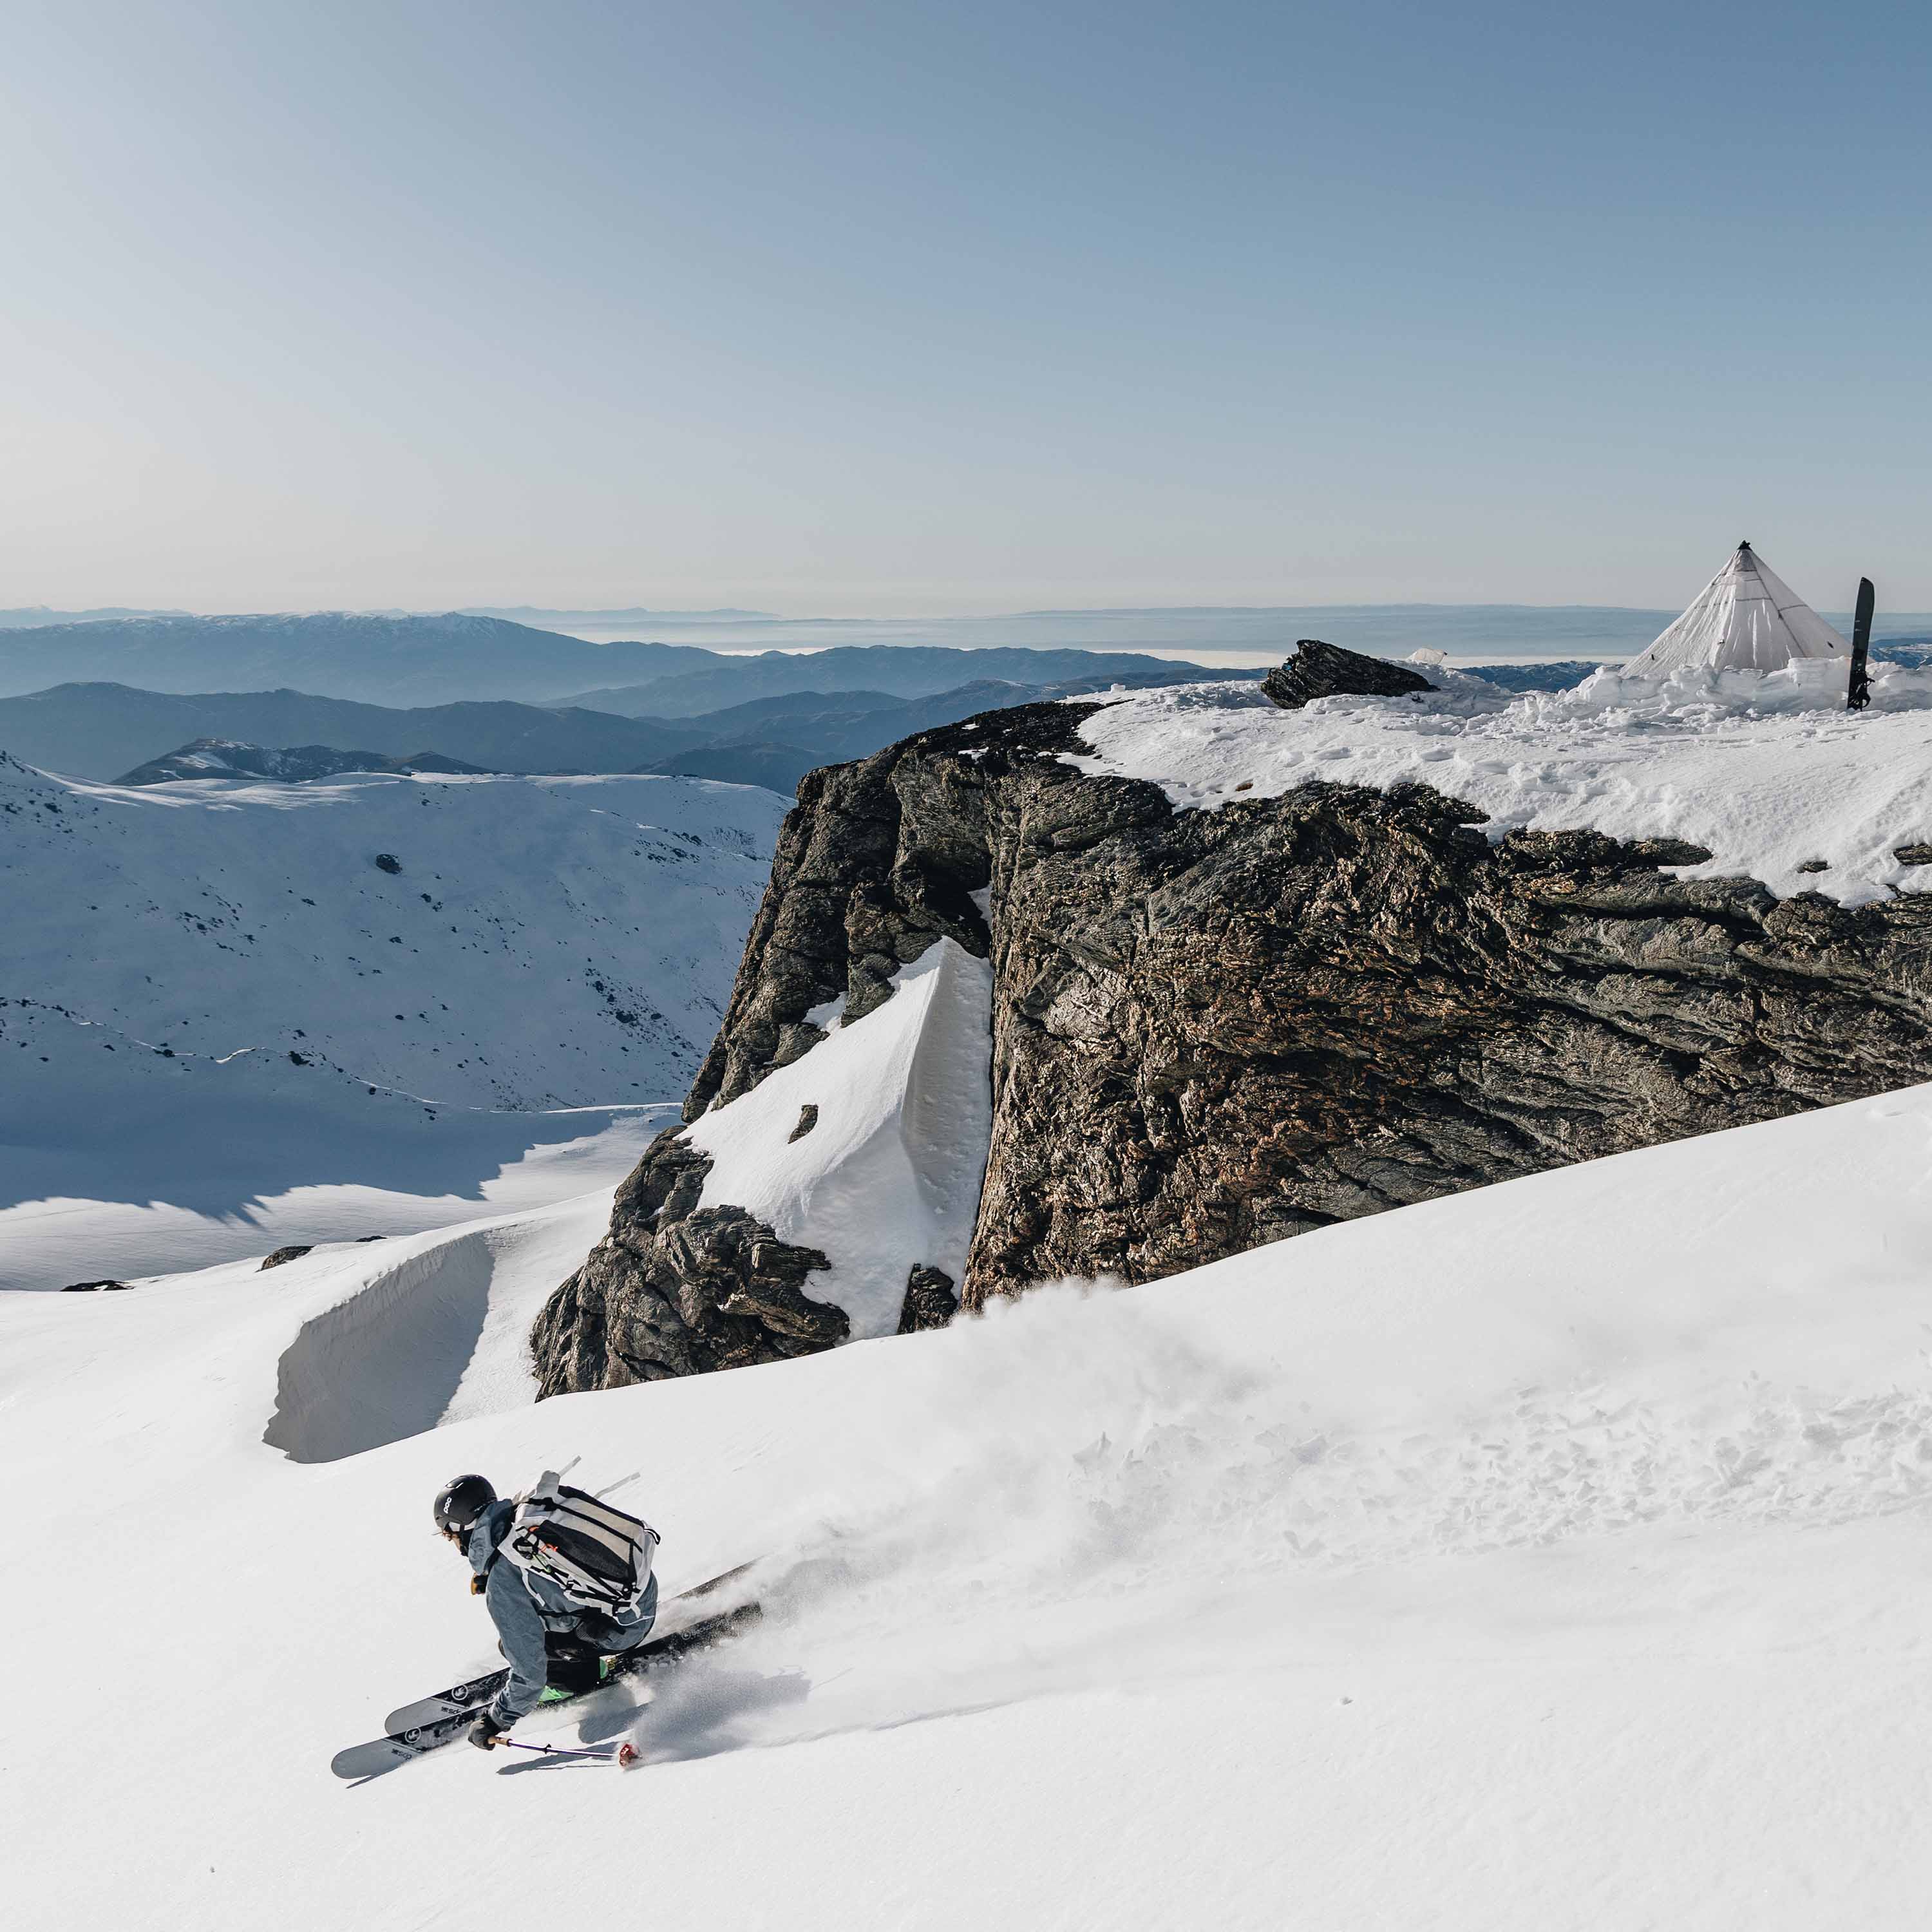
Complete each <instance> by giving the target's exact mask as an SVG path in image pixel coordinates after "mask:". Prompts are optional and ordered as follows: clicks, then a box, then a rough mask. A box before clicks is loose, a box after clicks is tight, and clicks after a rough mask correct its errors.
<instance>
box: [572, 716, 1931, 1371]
mask: <svg viewBox="0 0 1932 1932" xmlns="http://www.w3.org/2000/svg"><path fill="white" fill-rule="evenodd" d="M1093 708H1094V707H1091V706H1078V705H1043V706H1030V707H1026V708H1024V709H1017V710H1013V711H1008V712H1000V713H997V714H994V715H989V716H987V717H986V718H981V719H978V720H975V721H972V722H970V723H968V724H964V725H957V726H951V727H946V728H945V729H944V730H939V731H935V732H931V733H926V734H924V735H923V736H920V737H918V738H915V739H910V740H908V741H907V742H905V743H904V744H903V745H896V746H894V747H892V748H890V749H889V750H888V751H883V752H880V753H879V754H877V755H876V756H875V757H871V758H869V759H867V760H865V761H864V762H862V763H859V764H854V765H850V766H841V767H838V768H836V769H832V770H829V771H826V772H817V773H814V774H813V775H811V777H810V778H808V780H807V781H806V782H805V786H804V787H803V788H802V792H801V796H800V800H799V805H798V808H797V809H796V811H793V814H792V815H791V817H790V819H789V820H787V823H786V826H785V829H784V833H783V835H782V837H781V841H780V844H779V847H778V856H777V859H776V860H775V864H774V866H773V869H772V880H771V883H770V886H769V889H768V890H767V892H766V896H765V899H764V902H763V906H762V907H761V908H760V912H759V914H758V916H757V922H756V923H755V925H754V929H753V932H752V935H751V939H750V941H749V942H748V945H747V947H746V950H745V959H744V962H743V964H742V967H741V968H740V971H739V977H738V981H737V985H736V989H735V991H734V992H733V998H732V1001H731V1005H730V1011H729V1013H728V1014H727V1019H726V1021H725V1024H724V1029H723V1031H721V1034H719V1036H718V1040H717V1042H716V1043H715V1045H714V1046H712V1049H711V1052H710V1055H709V1057H708V1058H707V1059H706V1062H705V1065H704V1068H703V1072H702V1073H701V1074H700V1076H699V1079H698V1081H697V1085H695V1087H694V1088H693V1090H692V1092H691V1097H690V1100H689V1101H688V1103H687V1106H686V1110H685V1112H686V1118H687V1119H691V1118H696V1117H697V1114H698V1113H699V1112H702V1111H703V1109H705V1108H706V1107H707V1106H709V1105H711V1104H712V1103H713V1102H714V1101H715V1100H721V1099H722V1100H728V1099H730V1098H732V1097H734V1096H736V1094H741V1093H743V1092H745V1091H748V1089H749V1088H751V1087H752V1086H754V1085H756V1084H757V1082H758V1081H759V1080H760V1079H761V1078H762V1077H763V1075H764V1074H765V1073H767V1072H769V1070H771V1069H772V1067H776V1066H778V1065H781V1064H784V1063H785V1062H786V1061H788V1060H790V1059H793V1058H796V1056H797V1055H799V1054H800V1053H802V1052H806V1051H808V1050H809V1049H810V1047H811V1045H812V1044H813V1043H814V1042H815V1041H816V1040H817V1039H819V1038H820V1037H822V1036H821V1035H820V1033H819V1031H818V1029H817V1028H816V1027H815V1026H814V1025H812V1024H811V1022H810V1021H809V1020H808V1019H807V1018H806V1015H807V1013H808V1011H809V1010H811V1009H812V1008H814V1007H822V1006H823V1003H825V1002H826V1001H828V1000H829V999H831V998H834V997H842V998H844V999H845V1001H847V1005H846V1007H845V1012H846V1013H847V1016H848V1017H851V1018H856V1017H857V1016H859V1014H861V1013H864V1012H866V1011H868V1010H871V1007H874V1006H876V1005H877V1004H879V1003H880V1001H883V1000H884V999H886V998H889V997H891V987H890V977H891V974H892V972H893V971H894V970H895V968H896V967H897V966H898V965H899V964H900V963H901V962H906V961H908V960H910V959H915V958H916V957H918V956H919V954H920V953H922V952H923V951H924V950H925V949H926V947H929V946H930V945H931V944H933V943H934V942H935V940H936V939H937V938H939V937H940V936H941V935H942V934H944V935H947V936H949V937H950V938H953V939H955V940H956V941H958V943H959V944H961V945H962V946H963V947H966V948H967V949H968V950H969V951H971V952H974V953H977V954H978V955H980V956H988V955H990V956H991V959H992V962H993V965H994V971H995V993H994V1001H993V1029H994V1040H993V1052H992V1082H993V1129H992V1145H991V1148H990V1150H989V1158H988V1164H987V1171H986V1184H985V1188H984V1191H983V1196H982V1199H981V1205H980V1215H979V1220H978V1223H977V1230H976V1232H975V1234H974V1240H973V1243H972V1246H971V1252H970V1254H969V1256H968V1264H967V1268H966V1274H965V1280H964V1282H963V1283H961V1284H959V1285H958V1294H959V1301H960V1303H961V1304H962V1305H963V1306H965V1307H968V1308H969V1309H970V1308H974V1307H980V1306H983V1304H985V1303H986V1301H987V1300H988V1299H989V1298H990V1297H992V1296H994V1295H1005V1294H1014V1293H1018V1292H1021V1291H1022V1290H1023V1289H1026V1288H1028V1287H1029V1286H1032V1285H1034V1284H1035V1283H1039V1282H1041V1281H1043V1280H1054V1279H1056V1278H1059V1277H1068V1276H1073V1277H1083V1278H1093V1277H1100V1276H1103V1275H1106V1276H1112V1277H1115V1278H1118V1279H1120V1280H1127V1281H1136V1280H1149V1279H1152V1278H1154V1277H1159V1276H1161V1275H1164V1274H1172V1273H1173V1272H1175V1271H1177V1270H1179V1269H1181V1268H1189V1267H1192V1266H1195V1265H1199V1264H1200V1263H1202V1262H1208V1261H1211V1260H1214V1259H1218V1258H1219V1257H1220V1256H1224V1255H1228V1254H1232V1253H1237V1252H1239V1251H1240V1250H1244V1249H1246V1248H1248V1247H1253V1246H1254V1245H1256V1244H1258V1243H1260V1242H1263V1241H1274V1240H1278V1239H1280V1238H1283V1237H1284V1236H1288V1235H1297V1234H1300V1233H1302V1232H1306V1231H1307V1230H1309V1229H1315V1228H1319V1227H1322V1226H1327V1225H1328V1224H1329V1223H1332V1222H1335V1221H1338V1220H1348V1219H1350V1218H1352V1217H1356V1216H1358V1215H1362V1214H1373V1213H1376V1212H1378V1211H1380V1210H1382V1209H1383V1208H1391V1207H1396V1206H1399V1205H1403V1204H1405V1203H1408V1202H1418V1201H1423V1200H1427V1199H1433V1198H1434V1197H1436V1196H1440V1195H1444V1194H1447V1193H1453V1192H1455V1191H1456V1190H1459V1189H1461V1188H1465V1187H1473V1186H1477V1185H1479V1184H1484V1183H1487V1182H1490V1181H1502V1180H1507V1179H1510V1178H1513V1177H1514V1176H1517V1175H1525V1174H1529V1173H1533V1172H1537V1171H1538V1170H1540V1169H1546V1168H1550V1167H1553V1166H1559V1165H1562V1164H1563V1163H1566V1162H1569V1161H1574V1160H1586V1159H1591V1158H1594V1157H1597V1156H1599V1155H1603V1154H1615V1153H1618V1152H1621V1151H1625V1150H1627V1149H1629V1148H1636V1147H1641V1146H1645V1145H1650V1144H1652V1143H1654V1142H1660V1141H1665V1140H1670V1139H1677V1138H1679V1137H1682V1136H1686V1135H1690V1134H1695V1133H1706V1132H1709V1131H1712V1130H1715V1129H1718V1128H1723V1127H1736V1126H1739V1125H1742V1124H1745V1123H1747V1122H1749V1121H1759V1120H1765V1119H1769V1118H1773V1117H1775V1116H1777V1115H1783V1114H1788V1113H1792V1112H1797V1111H1799V1110H1801V1109H1805V1108H1808V1107H1811V1106H1822V1105H1825V1104H1827V1103H1832V1102H1835V1101H1840V1100H1850V1099H1854V1098H1857V1097H1861V1096H1863V1095H1866V1094H1874V1093H1877V1092H1880V1091H1884V1090H1885V1089H1888V1088H1895V1087H1899V1086H1903V1085H1908V1084H1910V1083H1912V1082H1916V1081H1921V1080H1924V1079H1928V1078H1932V900H1928V899H1924V898H1916V897H1914V898H1903V899H1900V900H1897V901H1894V902H1893V903H1892V904H1889V905H1885V906H1880V907H1868V908H1865V909H1864V910H1858V911H1846V910H1843V909H1842V908H1841V907H1838V905H1836V904H1835V903H1833V902H1832V901H1829V900H1828V899H1826V898H1823V897H1822V896H1820V895H1814V894H1805V895H1800V896H1799V897H1796V898H1790V899H1787V900H1784V901H1780V900H1778V899H1775V898H1773V897H1772V895H1771V894H1770V893H1769V892H1768V891H1766V889H1764V888H1763V886H1759V885H1757V884H1756V883H1753V882H1751V881H1748V880H1704V881H1685V880H1676V879H1673V878H1671V877H1667V876H1666V875H1664V874H1662V873H1661V872H1660V871H1658V867H1659V866H1660V865H1673V864H1676V865H1682V864H1688V863H1693V862H1697V860H1699V859H1702V858H1703V857H1704V856H1706V855H1705V854H1704V853H1702V852H1700V851H1699V850H1697V848H1695V847H1688V846H1684V845H1681V844H1675V843H1673V841H1646V842H1644V843H1642V844H1620V843H1619V842H1618V841H1614V840H1612V839H1610V838H1604V837H1602V836H1601V835H1597V834H1594V833H1563V834H1513V835H1511V836H1510V837H1508V838H1505V839H1504V840H1503V841H1501V842H1500V843H1499V844H1494V845H1493V844H1490V842H1489V841H1488V840H1487V839H1486V838H1484V836H1483V835H1481V833H1480V832H1477V831H1476V830H1475V829H1473V826H1474V823H1475V820H1476V819H1477V818H1478V816H1479V814H1476V813H1475V812H1474V811H1473V810H1472V808H1469V807H1466V806H1464V805H1460V804H1458V803H1457V802H1456V801H1454V800H1453V799H1447V798H1445V797H1443V796H1442V795H1440V794H1439V793H1436V792H1433V791H1431V790H1428V789H1427V788H1425V787H1420V786H1412V787H1404V788H1401V789H1398V790H1392V791H1389V792H1380V791H1374V790H1365V789H1361V788H1358V787H1347V786H1340V785H1332V784H1310V785H1308V786H1306V787H1303V788H1301V789H1300V790H1295V791H1292V792H1290V793H1287V794H1286V795H1285V796H1281V797H1279V798H1274V799H1258V800H1252V801H1237V802H1234V803H1232V804H1229V805H1223V806H1222V807H1220V808H1218V809H1217V810H1214V811H1176V810H1175V808H1172V806H1170V805H1169V803H1168V802H1167V800H1166V797H1165V796H1164V795H1163V793H1161V792H1160V790H1159V789H1158V788H1157V787H1154V786H1153V785H1150V784H1143V783H1141V782H1139V781H1134V780H1128V779H1121V778H1091V777H1088V776H1085V775H1082V773H1081V772H1079V771H1078V770H1077V769H1075V768H1074V767H1073V766H1070V765H1068V764H1067V763H1064V762H1062V761H1061V760H1059V759H1058V758H1057V757H1055V756H1054V755H1053V754H1054V753H1055V752H1057V751H1061V750H1078V749H1079V748H1080V745H1079V736H1078V734H1079V726H1080V724H1081V721H1082V719H1083V718H1085V716H1086V715H1088V714H1089V712H1091V709H1093ZM976 893H981V894H984V895H986V902H987V903H988V904H989V905H990V907H991V916H990V920H989V919H986V918H985V917H983V916H982V915H981V913H980V907H979V905H978V904H976V903H975V899H974V895H975V894H976ZM702 1165H703V1157H702V1156H700V1155H697V1154H695V1153H694V1151H692V1150H691V1149H689V1148H685V1147H684V1146H683V1145H682V1143H680V1142H678V1141H676V1139H674V1138H673V1137H671V1136H666V1137H665V1138H664V1139H661V1140H660V1141H659V1142H658V1143H657V1145H655V1146H654V1147H653V1148H652V1150H651V1151H650V1152H649V1154H647V1155H646V1157H645V1160H644V1161H643V1163H642V1165H641V1166H640V1168H639V1169H638V1170H637V1173H636V1174H635V1175H633V1176H632V1177H631V1181H629V1182H628V1183H627V1184H626V1186H625V1189H624V1190H622V1191H621V1192H620V1193H619V1197H618V1202H617V1207H616V1212H615V1214H613V1221H612V1227H611V1232H610V1236H609V1238H607V1240H606V1241H604V1243H603V1244H601V1246H600V1247H598V1250H596V1251H595V1253H593V1255H592V1257H591V1259H590V1261H589V1263H588V1264H587V1265H586V1268H584V1269H583V1271H580V1274H578V1275H577V1276H576V1277H573V1278H572V1280H571V1282H570V1283H567V1284H566V1285H565V1287H564V1288H563V1289H562V1290H560V1291H559V1295H557V1297H556V1298H555V1299H554V1300H553V1301H552V1303H551V1304H550V1307H549V1308H548V1309H547V1310H546V1311H545V1313H544V1317H543V1319H542V1320H541V1322H540V1324H539V1325H538V1331H537V1334H536V1337H535V1346H536V1352H537V1357H538V1364H539V1367H540V1369H541V1374H542V1379H543V1385H544V1391H545V1393H554V1392H556V1391H561V1390H564V1389H574V1388H594V1387H598V1386H603V1385H606V1384H607V1383H610V1382H622V1381H626V1380H631V1379H638V1378H639V1377H641V1376H651V1375H655V1374H659V1373H665V1374H670V1373H688V1372H690V1370H691V1369H693V1368H699V1367H727V1366H730V1365H732V1364H734V1363H736V1362H738V1361H761V1360H769V1359H773V1358H776V1357H778V1356H782V1355H793V1354H798V1353H802V1352H806V1351H808V1350H809V1349H816V1348H820V1347H825V1346H830V1345H831V1344H832V1343H833V1342H835V1341H836V1340H839V1339H841V1337H840V1333H839V1332H838V1328H839V1323H840V1322H842V1319H843V1318H842V1317H841V1316H839V1315H838V1311H837V1310H829V1309H827V1308H826V1307H824V1305H823V1304H815V1303H813V1302H812V1301H810V1299H809V1298H808V1288H809V1279H808V1277H809V1274H810V1271H811V1265H812V1264H811V1260H810V1258H809V1255H808V1251H803V1250H796V1249H793V1250H787V1251H785V1252H784V1253H782V1254H781V1253H778V1251H777V1250H778V1249H781V1248H782V1244H774V1242H773V1240H772V1236H771V1235H770V1232H769V1230H768V1229H757V1228H756V1227H755V1226H744V1227H736V1225H735V1224H733V1228H734V1232H732V1233H731V1234H730V1237H729V1238H728V1239H727V1236H726V1234H725V1232H724V1224H722V1223H712V1222H711V1221H709V1220H707V1218H706V1217H709V1216H714V1215H718V1214H724V1215H727V1217H728V1215H729V1214H730V1213H731V1212H732V1211H729V1210H721V1209H715V1208H714V1209H709V1210H704V1211H701V1212H700V1211H694V1208H695V1202H696V1200H697V1191H698V1189H699V1188H700V1187H701V1184H702V1180H701V1173H700V1175H699V1176H698V1178H697V1181H693V1180H692V1179H691V1176H692V1174H693V1172H694V1169H696V1168H701V1166H702ZM736 1212H737V1213H738V1214H740V1215H742V1211H736ZM743 1218H744V1220H745V1221H746V1222H748V1220H749V1217H743ZM714 1227H715V1228H716V1229H717V1230H718V1232H715V1233H714V1232H713V1229H714ZM761 1254H762V1255H763V1256H764V1257H765V1259H764V1260H763V1262H762V1263H760V1261H759V1260H758V1259H757V1258H758V1257H759V1256H760V1255H761ZM821 1265H822V1264H821ZM760 1267H762V1268H763V1270H764V1273H763V1274H762V1275H761V1274H760V1273H759V1272H758V1271H759V1269H760ZM801 1271H802V1272H801ZM922 1272H923V1271H918V1270H916V1271H914V1277H915V1278H914V1280H913V1282H911V1283H909V1284H908V1289H907V1310H906V1313H905V1314H904V1316H903V1317H902V1319H901V1328H902V1329H903V1328H916V1327H920V1326H926V1325H931V1324H932V1323H933V1322H936V1321H943V1320H944V1319H947V1316H949V1315H950V1313H951V1312H952V1311H951V1310H950V1308H949V1307H947V1306H946V1304H947V1302H948V1301H950V1299H951V1298H952V1297H953V1294H954V1292H955V1285H954V1284H953V1283H950V1282H945V1281H944V1277H941V1278H940V1279H941V1282H942V1283H944V1287H943V1289H942V1288H941V1286H939V1284H938V1283H931V1282H924V1281H921V1280H919V1279H918V1277H919V1275H920V1274H921V1273H922ZM764 1284H775V1286H768V1285H764ZM794 1297H795V1299H793V1298H794ZM801 1310H802V1311H803V1312H802V1313H801ZM640 1338H642V1339H640Z"/></svg>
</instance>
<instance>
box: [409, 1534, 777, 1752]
mask: <svg viewBox="0 0 1932 1932" xmlns="http://www.w3.org/2000/svg"><path fill="white" fill-rule="evenodd" d="M755 1567H756V1566H755V1565H754V1564H751V1563H741V1564H739V1565H738V1567H737V1568H736V1569H735V1570H727V1571H725V1572H724V1574H722V1575H721V1576H718V1577H712V1579H711V1580H710V1581H709V1583H700V1584H698V1585H697V1586H696V1587H695V1588H694V1589H689V1590H681V1591H679V1592H678V1594H677V1595H676V1596H675V1597H673V1598H671V1600H670V1602H669V1603H667V1604H665V1605H664V1607H663V1610H662V1613H661V1614H662V1616H663V1618H664V1619H666V1620H669V1619H672V1618H673V1616H674V1613H676V1610H677V1609H678V1607H679V1605H680V1604H697V1603H700V1602H701V1601H703V1599H704V1598H706V1597H713V1596H715V1595H717V1594H718V1592H719V1591H720V1590H721V1589H724V1587H725V1586H726V1585H727V1584H728V1583H735V1582H736V1580H738V1579H739V1577H742V1576H744V1575H745V1574H747V1573H748V1572H749V1571H751V1570H752V1569H753V1568H755ZM675 1635H676V1632H675V1631H667V1630H661V1631H659V1632H658V1633H654V1634H652V1636H651V1637H649V1639H648V1640H646V1643H645V1645H644V1649H646V1650H647V1651H653V1652H654V1651H655V1650H656V1649H657V1648H658V1646H659V1645H660V1644H663V1643H668V1642H669V1641H670V1639H671V1638H672V1637H673V1636H675ZM509 1681H510V1673H508V1671H507V1670H485V1671H483V1672H481V1673H478V1675H477V1676H474V1677H469V1678H466V1679H464V1680H463V1682H461V1683H460V1684H452V1685H451V1686H450V1687H449V1689H448V1690H447V1691H437V1693H436V1694H435V1695H434V1697H419V1698H418V1699H417V1700H416V1702H415V1703H413V1704H404V1705H401V1706H398V1709H395V1710H393V1711H392V1712H390V1713H389V1716H388V1717H387V1718H385V1719H384V1720H383V1730H385V1731H387V1732H389V1733H390V1734H391V1735H392V1736H394V1735H395V1734H396V1733H398V1732H401V1731H410V1730H418V1729H420V1728H421V1727H422V1726H423V1725H425V1724H437V1723H440V1721H442V1720H443V1718H452V1717H454V1716H455V1715H456V1714H457V1713H458V1712H459V1711H472V1712H473V1711H476V1710H480V1709H481V1708H482V1706H484V1705H485V1704H487V1703H489V1701H490V1699H491V1698H492V1697H495V1696H496V1693H497V1692H498V1691H500V1690H502V1688H503V1686H504V1685H505V1684H507V1683H508V1682H509Z"/></svg>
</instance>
